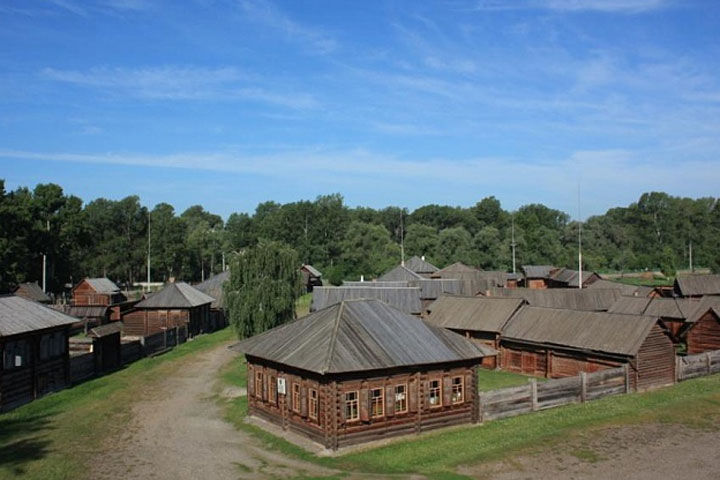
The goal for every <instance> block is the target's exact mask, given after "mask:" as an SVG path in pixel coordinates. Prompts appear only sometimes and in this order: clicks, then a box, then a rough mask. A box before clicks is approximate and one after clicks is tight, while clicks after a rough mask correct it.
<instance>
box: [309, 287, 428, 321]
mask: <svg viewBox="0 0 720 480" xmlns="http://www.w3.org/2000/svg"><path fill="white" fill-rule="evenodd" d="M367 283H371V282H367ZM420 295H421V290H420V288H418V287H373V286H365V287H317V288H316V289H315V291H314V292H313V299H312V304H311V305H310V311H311V312H315V311H318V310H323V309H325V308H327V307H330V306H332V305H336V304H338V303H342V302H343V301H345V300H358V299H363V298H365V299H377V300H381V301H383V302H385V303H387V304H388V305H390V306H392V307H395V308H397V309H398V310H400V311H401V312H405V313H408V314H410V315H417V316H420V315H422V312H423V306H422V300H421V298H420Z"/></svg>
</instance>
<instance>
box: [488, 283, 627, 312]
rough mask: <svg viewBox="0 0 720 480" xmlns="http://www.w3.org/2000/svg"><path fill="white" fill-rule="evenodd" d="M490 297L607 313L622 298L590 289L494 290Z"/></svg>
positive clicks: (490, 292)
mask: <svg viewBox="0 0 720 480" xmlns="http://www.w3.org/2000/svg"><path fill="white" fill-rule="evenodd" d="M487 296H490V297H510V298H522V299H523V300H525V301H526V302H527V303H528V305H531V306H533V307H547V308H560V309H567V310H585V311H590V312H605V311H607V310H608V309H609V308H610V307H612V306H613V305H615V303H616V302H617V300H618V299H619V298H620V296H621V295H620V290H615V289H607V290H604V289H590V288H583V289H578V288H550V289H529V288H494V289H491V290H489V291H488V292H487Z"/></svg>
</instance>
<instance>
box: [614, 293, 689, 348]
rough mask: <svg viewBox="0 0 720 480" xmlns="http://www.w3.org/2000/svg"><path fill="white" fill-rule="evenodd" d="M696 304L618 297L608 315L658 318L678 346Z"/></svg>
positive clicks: (680, 299)
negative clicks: (619, 314)
mask: <svg viewBox="0 0 720 480" xmlns="http://www.w3.org/2000/svg"><path fill="white" fill-rule="evenodd" d="M698 304H699V302H698V301H696V300H694V299H689V298H677V297H672V298H664V297H644V298H643V297H620V298H619V299H618V301H617V302H615V304H614V305H613V306H612V307H610V309H609V310H608V313H624V314H630V315H647V316H651V317H658V318H660V321H662V323H663V325H664V327H665V328H666V329H667V330H668V332H669V334H670V338H671V339H672V341H673V343H675V344H676V345H679V344H681V343H682V338H681V332H682V331H683V330H684V329H685V326H686V321H687V319H688V317H690V315H692V313H693V312H694V311H695V309H696V308H697V306H698Z"/></svg>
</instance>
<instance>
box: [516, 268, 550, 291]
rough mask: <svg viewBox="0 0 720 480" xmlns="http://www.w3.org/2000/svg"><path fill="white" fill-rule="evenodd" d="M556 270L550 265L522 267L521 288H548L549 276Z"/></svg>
mask: <svg viewBox="0 0 720 480" xmlns="http://www.w3.org/2000/svg"><path fill="white" fill-rule="evenodd" d="M555 270H558V268H557V267H553V266H552V265H523V266H522V271H523V286H524V287H525V288H532V289H542V288H548V282H549V280H550V274H551V273H552V272H554V271H555Z"/></svg>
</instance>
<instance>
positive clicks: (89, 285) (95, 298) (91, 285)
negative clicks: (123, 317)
mask: <svg viewBox="0 0 720 480" xmlns="http://www.w3.org/2000/svg"><path fill="white" fill-rule="evenodd" d="M125 300H127V298H125V295H123V294H122V292H121V291H120V287H118V286H117V285H115V283H114V282H113V281H112V280H110V279H108V278H86V279H84V280H82V281H81V282H80V283H78V284H77V285H75V286H74V287H73V289H72V304H73V305H74V306H87V305H98V306H99V305H102V306H110V305H115V304H118V303H122V302H124V301H125Z"/></svg>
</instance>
